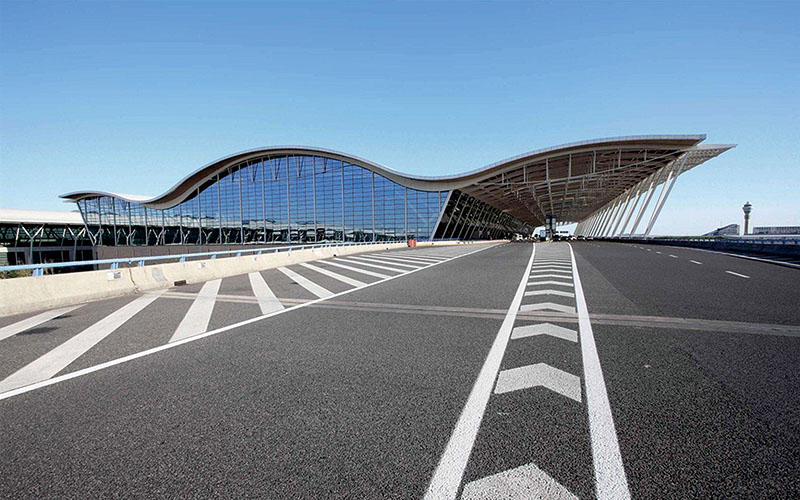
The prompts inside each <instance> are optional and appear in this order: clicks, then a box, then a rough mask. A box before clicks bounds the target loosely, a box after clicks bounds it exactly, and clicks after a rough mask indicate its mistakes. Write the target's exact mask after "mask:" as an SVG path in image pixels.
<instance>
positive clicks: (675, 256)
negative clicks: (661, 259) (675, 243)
mask: <svg viewBox="0 0 800 500" xmlns="http://www.w3.org/2000/svg"><path fill="white" fill-rule="evenodd" d="M669 256H670V257H672V258H673V259H677V258H678V256H677V255H672V254H669Z"/></svg>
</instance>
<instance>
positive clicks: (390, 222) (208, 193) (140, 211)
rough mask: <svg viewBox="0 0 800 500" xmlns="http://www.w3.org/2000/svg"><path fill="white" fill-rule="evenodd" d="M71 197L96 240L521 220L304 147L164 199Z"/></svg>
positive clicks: (267, 240)
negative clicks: (174, 199) (157, 202)
mask: <svg viewBox="0 0 800 500" xmlns="http://www.w3.org/2000/svg"><path fill="white" fill-rule="evenodd" d="M78 206H79V208H80V211H81V214H82V215H83V217H84V220H85V221H86V224H87V227H89V226H91V227H93V228H96V230H94V231H91V234H92V238H93V241H94V242H95V244H96V245H246V244H273V243H305V242H309V243H313V242H336V241H404V240H407V239H417V240H427V239H430V238H431V237H434V238H437V239H485V238H503V237H509V236H510V235H511V234H513V233H514V232H519V231H521V230H522V229H523V225H522V224H521V223H520V222H519V221H518V220H516V219H514V218H513V217H510V216H508V215H507V214H503V213H501V212H499V211H498V210H497V209H494V208H492V207H491V206H489V205H487V204H485V203H482V202H480V201H478V200H477V199H476V198H474V197H472V196H470V195H467V194H465V193H462V192H461V191H458V190H456V191H453V192H449V191H420V190H416V189H412V188H409V187H406V186H403V185H401V184H398V183H396V182H393V181H391V180H389V179H387V178H386V177H383V176H382V175H380V174H378V173H375V172H373V171H371V170H368V169H365V168H362V167H360V166H357V165H352V164H349V163H347V162H344V161H341V160H334V159H330V158H325V157H320V156H309V155H294V156H268V157H264V158H259V159H255V160H249V161H247V162H244V163H240V164H237V165H233V166H231V167H228V168H227V169H225V170H224V171H221V172H219V173H217V174H215V175H214V176H213V177H212V178H210V179H208V180H207V181H206V182H205V183H203V184H202V185H201V186H200V187H198V188H197V189H194V190H193V192H192V193H190V194H189V196H188V197H186V198H185V199H184V200H183V201H182V202H180V203H178V204H176V205H174V206H172V207H169V208H160V209H155V208H151V207H149V206H144V205H141V204H138V203H133V202H128V201H126V200H123V199H120V198H116V197H111V196H98V197H90V198H84V199H81V200H79V201H78ZM437 224H438V225H437ZM434 228H436V229H435V230H434Z"/></svg>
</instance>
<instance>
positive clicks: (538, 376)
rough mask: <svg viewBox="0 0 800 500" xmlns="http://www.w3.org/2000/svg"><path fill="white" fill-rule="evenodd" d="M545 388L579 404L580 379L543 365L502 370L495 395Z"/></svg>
mask: <svg viewBox="0 0 800 500" xmlns="http://www.w3.org/2000/svg"><path fill="white" fill-rule="evenodd" d="M532 387H545V388H547V389H550V390H551V391H553V392H557V393H559V394H561V395H562V396H566V397H568V398H570V399H572V400H575V401H577V402H579V403H580V402H581V379H580V377H578V376H577V375H573V374H571V373H567V372H565V371H564V370H559V369H558V368H555V367H553V366H550V365H548V364H545V363H537V364H535V365H528V366H520V367H519V368H511V369H510V370H503V371H501V372H500V375H499V376H498V377H497V385H496V386H495V388H494V393H495V394H504V393H506V392H512V391H521V390H523V389H530V388H532Z"/></svg>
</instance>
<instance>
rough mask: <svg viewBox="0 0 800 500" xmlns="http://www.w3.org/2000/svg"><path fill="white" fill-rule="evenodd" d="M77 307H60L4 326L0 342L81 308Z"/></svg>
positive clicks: (0, 329) (0, 332) (0, 330)
mask: <svg viewBox="0 0 800 500" xmlns="http://www.w3.org/2000/svg"><path fill="white" fill-rule="evenodd" d="M81 306H82V304H81V305H79V306H69V307H61V308H59V309H52V310H50V311H45V312H43V313H39V314H37V315H36V316H31V317H30V318H25V319H23V320H21V321H17V322H16V323H12V324H10V325H7V326H4V327H3V328H0V340H3V339H6V338H8V337H13V336H14V335H16V334H18V333H22V332H24V331H25V330H30V329H31V328H34V327H36V326H39V325H41V324H42V323H45V322H47V321H50V320H51V319H55V318H57V317H59V316H63V315H64V314H67V313H68V312H71V311H74V310H75V309H77V308H79V307H81Z"/></svg>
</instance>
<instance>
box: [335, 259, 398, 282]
mask: <svg viewBox="0 0 800 500" xmlns="http://www.w3.org/2000/svg"><path fill="white" fill-rule="evenodd" d="M322 263H323V264H325V265H328V266H334V267H340V268H342V269H347V270H348V271H353V272H354V273H361V274H366V275H367V276H374V277H375V278H381V279H385V278H388V277H389V275H387V274H380V273H376V272H375V271H368V270H367V269H361V268H358V267H353V266H346V265H344V264H337V263H336V262H331V261H329V260H324V261H322Z"/></svg>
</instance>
